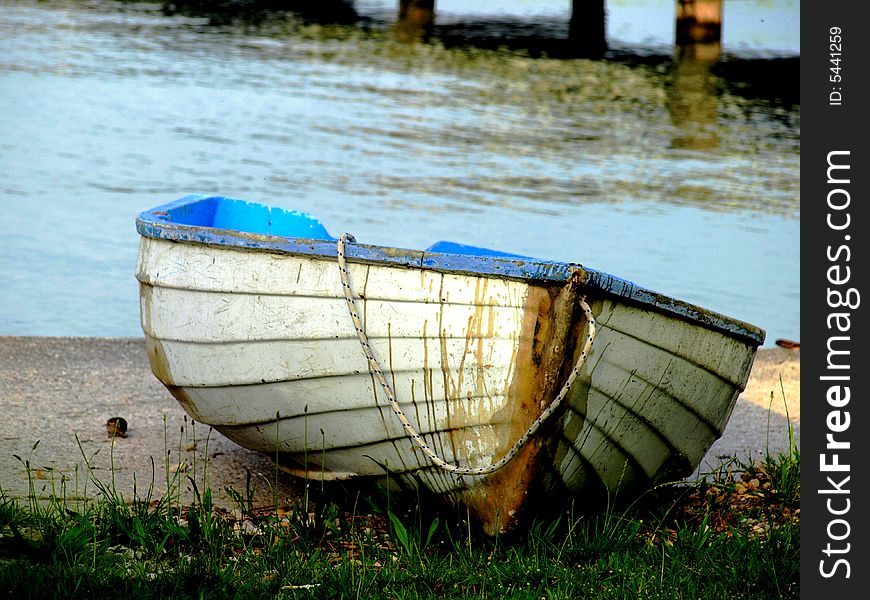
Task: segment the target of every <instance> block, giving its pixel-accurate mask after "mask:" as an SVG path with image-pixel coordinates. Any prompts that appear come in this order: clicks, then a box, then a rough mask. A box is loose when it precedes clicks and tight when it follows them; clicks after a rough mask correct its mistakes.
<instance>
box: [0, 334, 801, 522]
mask: <svg viewBox="0 0 870 600" xmlns="http://www.w3.org/2000/svg"><path fill="white" fill-rule="evenodd" d="M771 394H772V396H771ZM0 397H2V404H0V407H2V408H0V490H2V491H3V492H4V493H5V494H6V495H7V496H9V497H18V498H26V497H27V495H28V493H29V490H30V485H31V484H33V485H34V486H35V491H36V493H37V495H39V496H44V497H49V496H50V495H52V493H56V492H57V491H58V487H59V486H63V490H65V496H66V497H68V498H80V497H83V496H88V495H91V494H92V493H93V492H94V491H95V486H94V484H93V483H92V482H91V483H89V484H86V479H87V478H86V474H87V470H88V465H90V468H91V469H92V472H93V474H94V475H95V476H97V477H98V478H99V479H100V480H101V481H103V482H104V483H107V484H108V483H109V482H111V485H112V486H114V487H115V488H116V489H117V490H118V491H119V492H120V493H121V494H122V495H124V497H125V498H128V499H130V498H132V496H133V490H136V491H137V493H138V494H139V495H140V496H142V495H144V494H145V492H146V491H147V490H148V489H149V487H153V491H152V495H153V496H155V497H159V496H160V495H161V494H162V493H164V492H165V491H166V490H167V489H168V487H172V489H173V490H174V489H176V487H178V490H179V492H180V493H181V494H182V495H184V494H189V493H190V491H189V488H190V487H191V486H190V484H189V482H188V481H187V478H188V477H191V478H192V479H194V481H196V483H197V485H198V486H200V489H202V485H203V484H207V485H209V486H210V487H211V488H212V490H213V492H214V495H215V498H214V500H215V504H216V505H218V506H221V507H224V508H229V509H231V508H233V507H234V505H233V502H232V500H231V498H230V496H229V495H228V494H227V493H226V488H227V487H231V488H232V489H234V490H236V491H240V492H244V491H245V490H246V486H247V474H248V472H250V473H251V492H252V494H253V496H254V499H255V502H254V504H255V506H265V505H267V504H271V503H272V502H273V501H274V499H275V498H276V496H277V497H278V499H279V501H281V502H285V501H287V500H288V499H290V500H291V501H292V500H295V499H298V498H300V497H301V495H302V492H303V489H304V483H303V482H301V481H300V480H298V479H294V478H292V477H290V476H289V475H287V474H285V473H283V472H279V473H277V474H276V473H275V467H274V463H273V462H272V461H271V460H270V459H269V457H267V456H265V455H263V454H260V453H258V452H254V451H251V450H247V449H244V448H241V447H240V446H237V445H236V444H234V443H233V442H231V441H229V440H227V439H225V438H224V437H223V436H221V435H220V434H218V433H217V432H211V433H209V428H208V427H207V426H205V425H202V424H195V425H192V421H191V420H190V418H189V417H187V415H186V414H185V413H184V411H183V410H182V408H181V406H180V405H179V404H178V403H177V402H176V401H175V399H174V398H172V397H171V396H170V395H169V393H168V392H167V391H166V389H165V388H164V387H163V385H162V384H161V383H160V382H159V381H158V380H157V379H156V378H155V377H154V376H153V375H152V373H151V370H150V367H149V364H148V358H147V355H146V353H145V341H144V338H94V337H28V336H0ZM771 397H772V398H773V402H771ZM786 412H787V413H788V415H789V419H790V422H791V424H792V426H793V427H794V432H795V436H796V438H797V440H798V442H799V439H800V438H799V436H800V350H799V349H783V348H761V349H759V351H758V354H757V355H756V360H755V364H754V365H753V368H752V372H751V374H750V377H749V382H748V384H747V387H746V390H745V391H744V392H743V393H742V394H741V396H740V398H739V399H738V401H737V404H736V406H735V408H734V412H733V413H732V416H731V419H730V420H729V422H728V425H727V427H726V428H725V433H724V435H723V436H722V438H720V439H719V440H718V441H717V442H716V443H715V444H714V445H713V447H712V448H711V449H710V451H709V452H708V453H707V456H706V457H705V458H704V460H703V461H702V463H701V466H700V468H699V470H698V472H697V473H696V476H697V475H699V474H700V475H703V474H704V473H705V472H707V471H709V470H710V469H712V468H714V467H715V466H716V465H717V464H718V463H719V462H721V458H720V457H723V456H725V457H728V456H736V457H737V458H739V459H746V458H751V459H756V458H760V457H763V456H764V453H765V452H766V451H769V452H770V453H771V454H776V453H777V452H787V450H788V430H789V428H788V424H787V421H786V419H785V415H786ZM115 416H121V417H124V418H125V419H126V420H127V422H128V426H129V429H128V436H127V437H126V438H115V439H114V440H112V439H111V438H110V437H109V436H108V434H107V432H106V420H107V419H108V418H110V417H115ZM16 456H17V457H18V458H16ZM25 461H27V463H28V464H29V465H30V471H31V472H30V473H28V472H27V469H26V468H25ZM173 477H174V478H175V481H172V479H173ZM276 485H277V487H276Z"/></svg>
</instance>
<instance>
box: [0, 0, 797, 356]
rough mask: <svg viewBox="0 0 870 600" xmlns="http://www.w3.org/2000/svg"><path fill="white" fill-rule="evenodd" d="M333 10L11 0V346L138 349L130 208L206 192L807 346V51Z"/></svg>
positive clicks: (560, 19) (1, 157) (547, 20)
mask: <svg viewBox="0 0 870 600" xmlns="http://www.w3.org/2000/svg"><path fill="white" fill-rule="evenodd" d="M511 1H513V2H518V1H519V0H505V2H507V3H510V2H511ZM321 3H322V2H321V0H308V1H307V2H300V3H299V4H293V6H298V7H299V8H298V11H297V12H294V11H275V10H263V9H259V10H251V11H250V12H249V13H240V14H238V15H236V16H225V17H224V18H222V19H221V18H219V17H218V16H215V15H214V14H213V13H212V12H208V11H209V10H213V9H206V8H201V9H200V10H202V11H205V12H198V11H197V10H194V9H192V8H190V7H188V8H185V9H184V10H183V11H182V12H172V10H171V9H172V8H173V7H172V6H170V5H169V4H167V6H166V7H165V8H166V9H167V12H169V14H166V12H164V11H163V10H162V9H163V8H164V7H162V6H159V5H154V4H147V3H142V4H140V3H132V4H130V3H119V2H114V1H109V2H106V1H104V0H91V1H90V2H88V3H87V4H83V3H77V2H71V1H68V0H48V1H47V2H37V1H36V0H33V1H28V0H24V1H22V2H18V1H16V2H12V1H11V0H0V6H2V10H0V114H2V115H3V118H2V119H0V239H3V241H4V244H5V245H4V250H3V252H0V272H3V273H4V284H3V286H0V314H3V315H4V319H5V320H4V321H3V322H0V334H3V333H25V334H34V333H50V334H70V333H77V334H84V335H116V334H123V335H139V333H140V332H139V330H138V326H137V324H136V313H137V307H136V305H135V302H136V291H135V280H134V279H133V277H132V273H133V269H134V265H135V250H136V242H137V239H136V235H135V232H134V230H133V226H132V222H133V218H134V216H135V214H136V212H138V211H139V210H143V209H145V208H148V207H151V206H154V205H156V204H158V203H160V202H164V201H168V200H171V199H173V198H175V197H177V196H179V195H181V194H184V193H188V192H206V193H213V192H216V193H223V194H227V195H231V196H236V197H243V198H248V199H251V200H258V201H264V202H269V203H274V204H279V205H281V206H285V207H288V208H297V209H298V208H302V209H305V210H309V211H310V212H314V213H316V214H317V216H318V217H319V218H321V219H322V220H323V221H324V223H325V224H326V226H327V229H329V230H330V231H331V232H332V233H336V232H341V231H344V230H350V231H352V232H353V233H354V234H355V235H356V236H357V239H360V240H361V241H370V242H373V243H383V244H387V245H395V246H403V247H417V248H422V247H427V246H428V245H430V244H431V243H432V242H434V241H436V240H438V239H453V240H455V241H458V242H466V243H471V244H476V245H488V246H492V247H497V248H501V249H504V250H507V251H512V252H515V253H517V254H524V255H528V256H542V257H548V258H554V259H558V260H566V261H567V260H570V261H579V262H584V263H586V264H588V265H589V266H591V267H594V268H599V269H602V270H606V271H609V272H612V273H614V274H617V275H620V276H623V277H627V278H629V279H633V280H635V281H637V282H638V283H639V284H643V285H646V286H648V287H651V288H654V289H657V290H659V291H662V292H664V293H667V294H670V295H674V296H677V297H679V298H681V299H685V300H687V301H690V302H696V303H698V304H702V305H704V306H706V307H708V308H711V309H714V310H719V311H721V312H725V313H728V314H731V315H734V316H736V317H738V318H742V319H745V320H747V321H750V322H754V323H756V324H758V325H760V326H762V327H766V328H768V329H769V330H770V333H771V339H775V338H776V337H783V338H792V339H794V338H799V333H798V330H797V329H798V326H797V323H798V315H799V296H798V295H797V292H796V290H797V285H796V282H797V281H798V275H797V259H796V255H797V254H798V250H797V240H798V239H799V238H798V236H797V229H798V220H797V219H798V217H799V174H798V159H799V149H800V144H799V141H800V140H799V115H800V111H799V104H798V100H799V96H798V92H797V87H798V82H799V78H797V77H793V78H789V73H791V71H790V67H788V68H785V67H787V66H788V65H797V64H798V59H797V58H796V57H792V58H779V59H775V60H766V59H758V58H753V57H735V56H733V55H728V54H727V53H725V54H723V56H721V57H720V59H719V60H718V62H715V64H710V63H711V62H712V60H711V59H710V58H709V57H708V58H704V57H703V56H700V55H697V54H696V55H685V53H684V54H678V55H674V54H673V53H672V51H671V49H670V48H668V49H666V50H661V49H656V48H643V47H640V46H638V47H625V46H620V47H612V48H611V49H610V50H608V51H607V52H606V53H605V56H604V58H603V59H600V60H591V59H588V58H579V57H578V56H577V54H578V53H577V51H576V49H574V48H572V45H571V42H570V39H569V22H568V21H569V19H568V18H567V17H569V16H570V14H569V12H568V8H569V7H566V11H565V13H564V14H563V15H561V16H560V15H555V16H554V15H550V16H543V17H540V18H539V17H537V16H535V17H534V18H531V17H528V18H527V17H511V16H508V17H506V18H503V17H493V18H489V17H486V16H485V15H486V13H484V16H480V15H468V16H466V15H462V18H454V17H451V16H450V14H449V13H447V14H446V15H445V14H439V15H438V19H436V22H435V23H433V24H432V26H431V28H430V29H428V30H425V29H424V32H423V34H422V35H418V34H415V35H414V36H412V38H413V39H414V41H413V42H408V41H407V39H406V40H405V41H403V40H402V39H400V37H399V36H397V32H396V27H397V19H396V12H397V5H396V3H394V2H392V0H390V1H389V2H385V3H380V4H383V6H385V7H386V8H384V9H383V10H381V9H377V10H375V9H372V8H371V5H372V4H374V3H378V2H375V0H371V1H368V0H366V1H362V0H360V1H357V2H353V3H350V2H338V1H337V0H333V1H332V2H330V3H328V5H329V6H334V7H339V8H335V9H334V10H335V11H336V12H333V10H332V9H330V10H329V11H325V12H324V11H318V9H317V6H318V5H320V4H321ZM199 4H200V5H202V6H205V5H206V2H205V1H204V0H203V1H202V2H200V3H199ZM208 4H209V6H213V4H214V3H211V2H209V3H208ZM242 4H245V5H249V7H250V6H253V4H254V3H251V2H244V3H242ZM380 4H379V5H380ZM484 4H486V3H484ZM523 5H524V6H525V4H524V3H523ZM341 6H344V7H345V8H344V9H342V8H340V7H341ZM487 6H488V4H487ZM175 8H178V7H177V6H176V7H175ZM179 10H181V9H180V8H179ZM378 10H381V12H378ZM671 14H672V13H671ZM672 18H673V17H671V19H672ZM671 23H672V21H671ZM702 49H703V48H702V47H695V51H696V52H698V51H700V50H702ZM780 74H782V79H781V80H776V76H780ZM71 207H74V208H71ZM34 223H38V224H39V225H38V226H37V227H34V226H33V224H34ZM70 231H75V232H77V234H76V235H74V236H71V235H68V232H70ZM734 264H739V265H741V269H734V268H733V265H734ZM93 273H100V275H101V277H100V280H99V282H98V283H97V284H95V283H94V279H93V276H92V274H93ZM789 290H794V291H789ZM58 298H63V300H64V302H62V303H59V302H57V299H58Z"/></svg>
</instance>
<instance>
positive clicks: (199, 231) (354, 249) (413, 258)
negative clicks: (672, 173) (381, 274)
mask: <svg viewBox="0 0 870 600" xmlns="http://www.w3.org/2000/svg"><path fill="white" fill-rule="evenodd" d="M209 203H210V204H211V205H220V204H222V203H227V204H234V205H237V207H238V208H240V209H242V210H251V211H258V212H260V213H261V216H266V215H268V217H269V218H268V222H267V223H265V224H264V223H262V222H260V223H259V224H258V225H257V226H254V227H252V229H254V232H251V231H240V230H238V229H231V228H221V227H215V226H205V225H199V224H189V223H184V222H183V220H184V219H185V218H189V217H191V216H193V217H198V215H197V214H196V213H197V211H203V210H204V208H206V209H209V208H210V205H209ZM273 213H274V215H275V216H277V217H278V220H281V219H284V218H285V217H284V215H288V214H289V215H291V217H293V218H297V219H298V220H299V221H300V222H301V223H302V228H303V229H302V231H303V233H309V232H310V233H311V234H313V235H314V236H316V237H318V238H321V239H313V237H287V236H286V235H277V234H274V233H271V232H270V231H269V229H270V227H271V225H272V215H273ZM210 214H211V213H210ZM136 229H137V231H138V232H139V234H140V235H142V236H145V237H150V238H156V239H163V240H172V241H176V242H189V243H195V244H204V245H209V246H224V247H233V248H246V249H250V250H262V251H268V252H278V253H285V254H294V255H303V256H319V257H324V258H332V259H335V258H336V257H337V247H336V238H333V237H332V236H330V235H329V234H328V233H327V232H326V230H325V229H324V228H323V226H322V225H320V223H319V222H317V221H316V219H314V218H313V217H310V216H309V215H305V214H304V213H297V212H295V211H288V210H286V209H282V208H277V207H274V208H272V207H269V206H267V205H263V204H257V203H253V202H245V201H242V200H235V199H231V198H225V197H222V196H208V195H201V194H191V195H188V196H184V197H183V198H179V199H178V200H175V201H173V202H169V203H167V204H163V205H160V206H157V207H155V208H152V209H149V210H146V211H144V212H142V213H140V214H139V216H138V217H137V218H136ZM322 238H326V239H322ZM439 244H442V242H439ZM436 247H438V245H436ZM446 247H457V248H459V247H461V246H457V245H452V244H446ZM485 252H489V253H488V254H487V255H482V256H481V255H472V254H452V253H444V252H432V251H423V250H406V249H401V248H390V247H385V246H374V245H368V244H360V243H351V244H348V246H347V249H346V254H347V258H348V260H350V261H352V262H361V263H367V264H374V265H389V266H401V267H407V268H413V269H427V270H431V271H438V272H444V273H457V274H468V275H484V276H488V277H497V278H506V279H515V280H522V281H527V282H530V283H537V284H544V285H546V284H557V283H565V282H566V281H567V280H568V278H569V277H571V275H573V274H574V273H578V272H579V273H580V276H581V278H582V281H583V284H584V287H585V288H586V289H588V290H589V291H590V292H593V294H595V293H597V294H600V295H603V296H610V297H615V298H618V299H620V300H622V301H626V302H629V303H631V304H634V305H637V306H640V307H643V308H645V309H651V310H655V311H656V312H659V313H663V314H666V315H671V316H675V317H677V318H680V319H683V320H687V321H690V322H692V323H697V324H699V325H703V326H705V327H708V328H710V329H713V330H716V331H720V332H723V333H725V334H727V335H730V336H733V337H736V338H739V339H741V340H743V341H745V342H748V343H749V344H751V345H754V346H760V345H761V344H762V343H763V342H764V337H765V332H764V330H762V329H760V328H759V327H756V326H754V325H751V324H749V323H745V322H743V321H739V320H737V319H733V318H731V317H727V316H725V315H721V314H719V313H715V312H713V311H709V310H707V309H704V308H701V307H699V306H695V305H693V304H689V303H687V302H683V301H681V300H676V299H674V298H671V297H669V296H665V295H663V294H659V293H657V292H654V291H652V290H649V289H646V288H643V287H640V286H638V285H636V284H634V283H632V282H630V281H626V280H624V279H620V278H619V277H615V276H613V275H610V274H608V273H604V272H602V271H596V270H595V269H590V268H588V267H584V266H583V265H580V264H577V263H563V262H555V261H545V260H538V259H533V258H524V257H517V256H514V255H509V254H504V253H500V252H497V251H485Z"/></svg>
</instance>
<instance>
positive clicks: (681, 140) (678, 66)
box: [668, 42, 722, 150]
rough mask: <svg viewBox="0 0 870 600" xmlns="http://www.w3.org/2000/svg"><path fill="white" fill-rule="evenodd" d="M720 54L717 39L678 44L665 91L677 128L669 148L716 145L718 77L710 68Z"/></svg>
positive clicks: (698, 147) (696, 147)
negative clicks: (704, 42)
mask: <svg viewBox="0 0 870 600" xmlns="http://www.w3.org/2000/svg"><path fill="white" fill-rule="evenodd" d="M721 55H722V46H721V44H720V43H719V42H712V43H706V44H701V43H697V44H685V45H682V46H677V48H676V51H675V53H674V67H673V69H672V72H673V79H672V81H671V86H670V88H669V90H668V113H669V114H670V115H671V122H672V123H673V124H674V126H675V127H676V128H677V131H678V134H677V135H676V136H675V137H674V139H673V141H672V143H671V147H673V148H691V149H694V150H705V149H709V148H715V147H717V146H718V145H719V143H720V139H719V136H718V134H717V131H716V122H717V120H718V119H719V78H718V77H716V76H715V75H713V73H712V72H711V67H712V66H713V65H715V64H716V63H717V62H719V58H720V57H721Z"/></svg>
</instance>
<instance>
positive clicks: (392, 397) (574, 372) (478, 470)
mask: <svg viewBox="0 0 870 600" xmlns="http://www.w3.org/2000/svg"><path fill="white" fill-rule="evenodd" d="M347 242H356V239H354V237H353V236H352V235H350V234H349V233H344V234H342V235H341V238H340V239H339V240H338V268H339V271H341V284H342V287H343V288H344V299H345V300H346V301H347V308H348V312H350V318H351V320H352V321H353V326H354V329H356V333H357V336H359V342H360V345H361V346H362V349H363V353H364V354H365V355H366V358H367V359H368V363H369V369H371V371H372V372H373V373H374V374H375V377H377V379H378V383H380V384H381V387H382V388H383V389H384V393H385V394H386V396H387V399H388V400H389V401H390V406H391V407H392V409H393V412H394V413H395V414H396V417H398V419H399V421H400V422H401V423H402V426H403V427H404V428H405V431H406V432H407V434H408V436H409V437H411V438H412V439H413V440H414V441H415V442H416V443H417V445H418V446H419V447H420V449H421V450H422V451H423V453H424V454H425V455H426V456H427V457H428V458H429V460H430V461H432V463H433V464H435V465H436V466H438V467H440V468H442V469H444V470H445V471H449V472H451V473H453V474H455V475H488V474H489V473H493V472H495V471H498V470H499V469H501V468H502V467H504V466H505V465H506V464H508V463H509V462H510V461H511V460H512V459H513V458H514V457H515V456H516V455H517V453H518V452H519V451H520V449H521V448H522V447H523V446H524V445H525V444H526V443H527V442H528V441H529V438H531V437H532V436H533V435H535V433H536V432H537V431H538V429H540V428H541V425H542V424H543V423H544V421H546V420H547V418H549V416H550V415H552V414H553V413H554V412H555V411H556V409H557V408H558V407H559V405H560V404H561V403H562V401H563V400H564V399H565V396H567V395H568V391H569V390H570V389H571V385H572V384H573V383H574V380H575V379H577V376H578V375H579V374H580V370H581V369H582V368H583V365H584V364H585V363H586V359H587V358H588V356H589V351H590V350H591V349H592V342H593V341H594V340H595V317H594V316H593V315H592V310H591V309H590V308H589V305H588V304H587V303H586V300H585V297H583V296H581V297H580V298H579V299H578V302H579V303H580V308H581V309H583V314H585V315H586V322H587V323H588V331H587V334H586V342H585V343H584V344H583V349H582V350H581V352H580V357H579V358H578V359H577V362H576V363H575V364H574V367H573V368H572V369H571V373H570V374H569V375H568V378H567V379H566V380H565V384H564V385H563V386H562V389H561V390H559V393H558V394H557V395H556V397H555V398H554V399H553V401H552V402H551V403H550V404H549V405H548V406H547V407H546V408H545V409H544V410H543V411H542V412H541V414H540V415H539V416H538V418H537V419H535V421H534V422H533V423H532V424H531V425H530V426H529V428H528V430H526V432H525V433H524V434H523V435H522V436H520V438H519V439H518V440H517V441H516V442H515V443H514V445H513V446H512V447H511V449H510V450H508V452H507V454H505V455H504V456H503V457H501V458H500V459H499V460H497V461H496V462H494V463H492V464H490V465H489V466H486V467H459V466H456V465H453V464H450V463H448V462H447V461H446V460H444V459H443V458H441V457H440V456H438V454H436V453H435V451H434V450H433V449H432V448H431V447H430V446H429V444H427V443H426V441H425V440H424V439H423V437H422V436H421V435H420V434H419V433H417V430H416V429H414V426H413V425H411V423H410V421H408V417H406V416H405V413H404V411H402V408H401V407H400V406H399V403H398V402H397V401H396V394H395V393H394V392H393V388H392V387H391V386H390V384H389V383H388V382H387V378H386V376H384V371H383V369H381V365H380V363H378V360H377V358H375V355H374V352H373V351H372V347H371V345H370V344H369V340H368V336H367V335H366V333H365V331H364V330H363V326H362V321H361V320H360V318H359V313H357V310H356V304H355V302H354V295H353V289H352V288H351V286H350V274H349V273H348V271H347V262H346V261H345V245H346V243H347Z"/></svg>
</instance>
